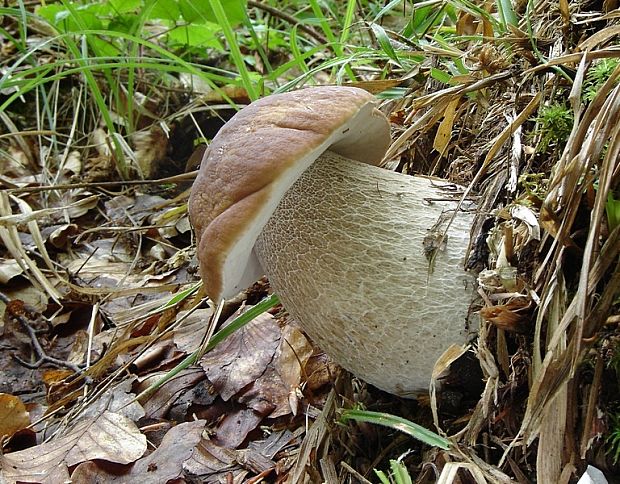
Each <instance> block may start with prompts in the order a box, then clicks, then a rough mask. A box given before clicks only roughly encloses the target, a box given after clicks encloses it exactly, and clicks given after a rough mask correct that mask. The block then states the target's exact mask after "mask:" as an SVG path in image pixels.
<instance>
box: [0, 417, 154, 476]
mask: <svg viewBox="0 0 620 484" xmlns="http://www.w3.org/2000/svg"><path fill="white" fill-rule="evenodd" d="M145 450H146V437H145V436H144V435H143V434H141V433H140V431H139V430H138V428H137V427H136V425H135V424H134V423H133V422H132V421H131V420H129V419H128V418H126V417H123V416H121V415H118V414H116V413H112V412H104V413H102V414H101V415H100V416H98V417H97V418H93V419H87V420H82V421H80V422H78V423H77V425H76V426H75V427H74V428H73V429H72V430H71V431H70V432H69V433H68V434H67V435H64V436H62V437H59V438H57V439H55V440H52V441H50V442H46V443H44V444H41V445H37V446H35V447H31V448H29V449H26V450H21V451H19V452H13V453H10V454H6V455H3V456H0V467H1V469H2V472H1V473H0V478H4V479H7V480H9V481H25V482H42V481H44V480H46V479H48V480H49V479H50V476H51V475H52V474H54V473H56V472H57V471H58V469H59V468H65V467H70V466H74V465H76V464H79V463H80V462H84V461H87V460H92V459H102V460H106V461H109V462H115V463H118V464H128V463H130V462H134V461H135V460H136V459H138V458H139V457H140V456H141V455H142V454H144V451H145ZM50 482H51V481H50ZM56 482H62V481H56Z"/></svg>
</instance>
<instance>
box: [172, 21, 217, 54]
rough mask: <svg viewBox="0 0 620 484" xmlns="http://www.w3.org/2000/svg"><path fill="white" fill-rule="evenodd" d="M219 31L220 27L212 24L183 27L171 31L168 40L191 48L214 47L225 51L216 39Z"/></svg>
mask: <svg viewBox="0 0 620 484" xmlns="http://www.w3.org/2000/svg"><path fill="white" fill-rule="evenodd" d="M219 31H221V28H220V26H219V25H218V24H214V23H212V22H206V23H202V24H191V25H182V26H178V27H175V28H174V29H172V30H170V31H169V32H168V39H169V40H170V41H171V42H172V43H174V44H181V45H188V46H190V47H213V48H214V49H218V50H220V51H223V50H224V48H223V47H222V44H221V43H220V41H219V40H218V39H217V37H216V34H217V33H218V32H219Z"/></svg>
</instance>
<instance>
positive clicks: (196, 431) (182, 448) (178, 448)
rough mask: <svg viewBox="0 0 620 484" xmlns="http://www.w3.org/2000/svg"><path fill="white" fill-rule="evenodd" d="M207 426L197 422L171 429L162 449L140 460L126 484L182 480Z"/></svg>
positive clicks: (202, 422) (161, 446)
mask: <svg viewBox="0 0 620 484" xmlns="http://www.w3.org/2000/svg"><path fill="white" fill-rule="evenodd" d="M205 423H206V422H205V421H204V420H195V421H193V422H185V423H181V424H179V425H177V426H175V427H172V428H171V429H170V430H169V431H168V432H167V433H166V435H165V436H164V439H163V440H162V442H161V444H160V446H159V447H158V448H157V449H156V450H155V451H154V452H152V453H151V454H149V455H148V456H146V457H143V458H142V459H140V460H138V462H136V464H135V465H134V466H133V467H132V469H131V472H130V473H129V476H127V478H125V479H123V482H126V483H132V482H135V483H141V484H143V483H153V484H158V483H160V482H168V481H169V480H171V479H177V478H179V477H182V476H183V463H184V462H185V461H186V460H188V459H189V458H190V457H191V456H192V453H193V451H194V448H195V447H196V446H197V445H198V443H199V442H200V436H201V434H202V430H203V429H204V426H205Z"/></svg>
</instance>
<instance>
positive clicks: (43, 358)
mask: <svg viewBox="0 0 620 484" xmlns="http://www.w3.org/2000/svg"><path fill="white" fill-rule="evenodd" d="M0 301H2V302H3V303H5V304H7V305H8V304H10V303H11V302H12V300H11V299H10V298H9V297H7V296H6V295H5V294H3V293H1V292H0ZM11 317H13V318H15V320H17V321H18V322H19V324H21V326H22V328H23V329H24V331H26V333H27V334H28V337H29V338H30V342H31V344H32V349H33V350H34V353H35V355H36V357H37V361H35V362H34V363H29V362H27V361H24V360H22V359H21V358H20V357H19V356H17V355H14V354H12V355H11V356H12V357H13V359H15V360H16V361H17V362H19V364H21V365H23V366H25V367H26V368H30V369H36V368H39V367H41V365H43V364H45V363H50V364H52V365H56V366H59V367H63V368H68V369H69V370H71V371H74V372H75V373H80V372H81V371H82V370H81V368H80V367H79V366H78V365H76V364H74V363H71V362H69V361H66V360H61V359H58V358H54V357H53V356H49V355H48V354H47V353H45V350H44V349H43V347H42V346H41V343H39V339H38V338H37V333H36V331H35V330H34V329H33V328H32V326H30V323H29V322H28V320H27V319H26V318H24V317H23V316H20V315H19V314H11Z"/></svg>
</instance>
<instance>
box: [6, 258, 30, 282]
mask: <svg viewBox="0 0 620 484" xmlns="http://www.w3.org/2000/svg"><path fill="white" fill-rule="evenodd" d="M23 273H24V269H23V268H22V267H21V266H20V265H19V263H18V262H17V261H16V260H15V259H2V258H0V284H7V283H8V282H9V281H10V280H11V279H13V278H14V277H16V276H19V275H21V274H23Z"/></svg>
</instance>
